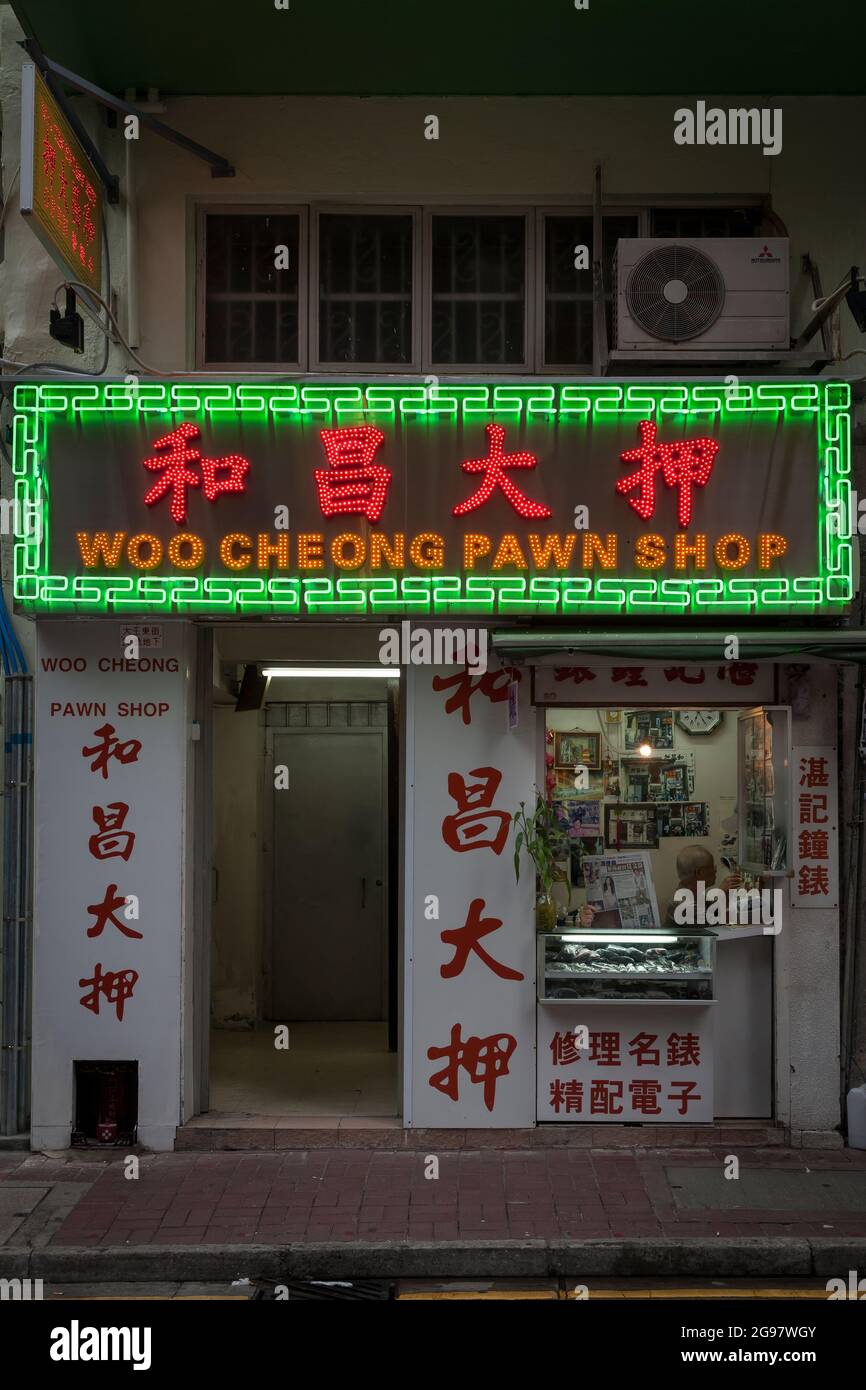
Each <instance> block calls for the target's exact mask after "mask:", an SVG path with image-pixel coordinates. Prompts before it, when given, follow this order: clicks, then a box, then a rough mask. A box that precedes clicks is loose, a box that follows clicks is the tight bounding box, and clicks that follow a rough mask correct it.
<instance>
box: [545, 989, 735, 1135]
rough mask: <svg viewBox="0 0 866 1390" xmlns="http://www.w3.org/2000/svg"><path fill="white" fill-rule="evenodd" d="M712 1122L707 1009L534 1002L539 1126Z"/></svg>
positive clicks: (710, 1027) (710, 1018)
mask: <svg viewBox="0 0 866 1390" xmlns="http://www.w3.org/2000/svg"><path fill="white" fill-rule="evenodd" d="M712 1118H713V1005H712V1004H710V1005H707V1004H703V1005H702V1004H695V1005H689V1006H688V1007H686V1006H685V1005H680V1006H676V1007H673V1008H669V1009H668V1008H665V1007H664V1005H661V1004H658V1005H656V1004H646V1005H641V1004H625V1005H623V1004H619V1005H617V1004H611V1005H607V1004H596V1003H593V1004H583V1005H582V1004H580V1003H575V1004H539V1006H538V1122H539V1124H546V1123H550V1122H554V1121H557V1120H560V1121H568V1122H570V1123H572V1124H574V1123H575V1122H581V1121H587V1122H590V1123H592V1124H627V1123H628V1124H631V1123H635V1122H638V1123H641V1124H705V1123H707V1122H709V1121H711V1120H712Z"/></svg>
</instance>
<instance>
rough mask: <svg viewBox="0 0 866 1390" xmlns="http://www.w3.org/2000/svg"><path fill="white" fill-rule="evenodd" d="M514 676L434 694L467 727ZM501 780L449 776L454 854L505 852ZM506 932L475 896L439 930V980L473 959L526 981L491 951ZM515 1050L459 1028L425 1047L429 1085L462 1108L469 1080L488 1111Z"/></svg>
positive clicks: (496, 1037)
mask: <svg viewBox="0 0 866 1390" xmlns="http://www.w3.org/2000/svg"><path fill="white" fill-rule="evenodd" d="M513 678H514V674H513V673H512V672H511V671H509V670H504V671H495V672H486V673H485V674H484V675H483V676H481V677H473V676H471V675H470V672H469V669H468V667H467V669H466V670H465V671H460V672H458V673H457V675H456V676H451V677H444V676H434V677H433V678H432V689H433V690H435V691H436V692H437V693H438V692H443V691H451V692H452V693H451V694H450V695H449V697H448V699H447V700H446V701H445V705H444V713H445V714H446V715H451V714H454V713H457V712H458V711H459V712H460V715H461V719H462V724H463V725H466V724H470V723H471V721H472V715H471V711H470V702H471V700H472V699H473V697H474V696H476V695H478V696H479V697H481V698H482V699H484V700H485V701H487V702H488V703H489V704H490V705H495V704H499V703H501V702H503V701H505V700H506V699H507V698H508V683H509V680H510V679H513ZM483 708H486V706H483ZM457 727H458V728H459V727H460V725H459V724H458V726H457ZM501 782H502V772H501V771H500V769H499V768H496V767H491V766H482V767H475V768H472V769H471V770H470V771H469V772H468V773H465V774H464V773H461V772H449V773H447V774H446V783H447V787H448V795H449V797H450V798H451V800H452V801H453V802H454V803H455V810H454V811H452V812H451V813H449V814H448V815H446V816H445V817H444V819H443V821H442V827H441V833H442V841H443V843H444V845H445V846H446V847H447V849H448V850H449V851H450V853H452V854H469V853H475V852H482V853H483V852H485V851H489V852H491V853H492V854H494V855H496V856H499V855H501V854H502V851H503V849H504V847H505V844H506V841H507V839H508V832H509V828H510V826H511V815H510V813H509V812H508V811H505V810H502V809H501V808H499V807H498V806H497V805H496V804H495V803H496V800H497V793H498V792H499V789H500V785H501ZM458 920H459V919H458ZM502 926H503V918H502V917H498V916H495V915H494V914H493V912H492V911H491V910H490V909H489V908H488V906H487V903H486V901H485V899H484V898H480V897H479V898H473V899H472V901H471V902H469V903H468V904H467V907H466V910H465V917H464V920H463V923H462V925H460V926H448V927H445V928H444V929H443V930H442V931H441V932H440V940H441V941H442V943H443V945H444V946H446V947H450V948H451V955H450V957H449V958H446V959H443V960H442V962H441V964H440V967H439V974H440V977H441V979H442V980H443V981H451V980H454V979H456V978H458V977H459V976H462V975H463V973H464V971H466V970H467V969H470V968H471V962H472V961H473V958H474V965H475V967H476V968H479V967H480V968H482V969H483V971H484V972H485V974H489V975H491V976H493V977H495V979H496V980H497V981H505V982H508V983H509V984H515V983H517V982H519V981H522V980H523V979H524V978H525V977H524V975H523V973H522V972H521V971H519V970H516V969H515V968H514V967H513V966H512V965H510V964H508V963H507V962H505V961H503V960H502V959H500V958H499V956H498V955H497V954H494V952H493V949H492V944H491V943H490V941H489V938H490V937H491V936H492V935H493V934H494V933H495V932H498V931H500V930H501V928H502ZM488 947H490V949H488ZM516 1048H517V1039H516V1038H515V1037H514V1035H513V1034H512V1033H508V1032H501V1033H495V1034H490V1035H487V1036H481V1035H477V1034H471V1033H470V1035H469V1036H468V1037H464V1036H463V1024H461V1023H454V1024H453V1025H452V1027H451V1033H450V1040H449V1042H448V1043H447V1044H434V1045H432V1046H430V1047H428V1049H427V1057H428V1058H429V1060H430V1061H431V1062H434V1061H439V1060H444V1061H445V1065H444V1066H443V1067H442V1068H440V1069H439V1070H438V1071H434V1072H433V1073H432V1074H431V1076H430V1077H429V1079H428V1084H429V1085H430V1086H431V1087H433V1089H434V1090H437V1091H440V1092H441V1093H442V1094H443V1095H446V1096H447V1097H448V1098H449V1100H451V1101H453V1102H454V1103H455V1104H456V1103H457V1102H458V1101H459V1099H460V1081H461V1077H463V1078H465V1080H466V1081H467V1082H468V1084H469V1085H471V1086H480V1087H481V1089H482V1096H483V1101H484V1106H485V1108H486V1109H487V1110H488V1111H493V1109H494V1107H495V1103H496V1086H497V1082H498V1081H499V1080H500V1079H501V1078H502V1077H504V1076H507V1075H508V1074H509V1063H510V1061H511V1058H512V1057H513V1055H514V1052H515V1050H516Z"/></svg>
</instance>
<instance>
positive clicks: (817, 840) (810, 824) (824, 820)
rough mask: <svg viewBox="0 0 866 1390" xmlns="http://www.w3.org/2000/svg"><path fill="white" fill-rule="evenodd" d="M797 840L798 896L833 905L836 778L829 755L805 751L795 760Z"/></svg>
mask: <svg viewBox="0 0 866 1390" xmlns="http://www.w3.org/2000/svg"><path fill="white" fill-rule="evenodd" d="M797 762H798V766H797V773H798V784H797V785H798V791H797V817H796V820H797V824H796V825H795V827H794V837H795V841H796V893H797V896H798V897H799V898H800V899H803V898H805V899H812V900H814V901H813V905H814V906H816V907H819V906H821V900H822V899H823V900H824V903H825V905H826V906H831V905H833V904H832V903H831V902H830V899H831V898H832V897H833V896H834V895H833V885H832V878H831V854H832V848H831V840H830V827H831V824H832V804H833V801H832V796H833V793H834V792H835V785H834V782H835V778H833V777H832V776H831V770H830V758H829V757H827V756H821V755H814V754H804V755H803V756H802V757H800V758H799V759H798V760H797Z"/></svg>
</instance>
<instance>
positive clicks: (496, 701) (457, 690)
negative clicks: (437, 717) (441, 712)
mask: <svg viewBox="0 0 866 1390" xmlns="http://www.w3.org/2000/svg"><path fill="white" fill-rule="evenodd" d="M522 679H523V672H522V671H518V670H517V669H516V667H514V666H503V667H500V668H499V669H498V670H495V671H485V672H484V674H483V675H482V676H473V675H472V673H471V671H470V670H469V667H468V666H466V667H465V668H464V669H463V670H462V671H458V672H457V674H456V675H454V676H434V677H433V689H434V690H451V691H452V692H453V693H452V694H451V695H449V697H448V699H447V700H446V701H445V713H446V714H455V713H456V712H457V711H458V710H459V712H460V716H461V718H462V720H463V723H464V724H471V723H472V711H471V708H470V704H471V701H472V697H473V695H476V694H478V695H481V696H483V697H484V699H485V700H488V701H489V702H490V704H491V705H500V704H504V703H505V702H506V701H507V699H508V687H509V685H510V683H511V682H512V681H517V682H518V683H519V682H520V681H521V680H522Z"/></svg>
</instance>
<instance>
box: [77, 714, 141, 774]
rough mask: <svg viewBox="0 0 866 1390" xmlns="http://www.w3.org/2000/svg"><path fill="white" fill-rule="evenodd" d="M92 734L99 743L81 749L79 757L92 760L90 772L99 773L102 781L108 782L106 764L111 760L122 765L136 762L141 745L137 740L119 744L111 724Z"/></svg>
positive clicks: (128, 740)
mask: <svg viewBox="0 0 866 1390" xmlns="http://www.w3.org/2000/svg"><path fill="white" fill-rule="evenodd" d="M94 733H95V735H96V737H97V738H99V739H100V740H101V742H99V743H97V744H96V746H95V747H94V748H82V750H81V756H82V757H83V758H93V759H94V761H93V762H92V763H91V765H90V771H91V772H101V773H102V777H103V780H104V781H106V782H107V781H108V764H109V762H110V761H111V759H112V758H116V759H117V761H118V762H119V763H124V764H125V763H136V762H138V755H139V753H140V752H141V743H140V741H139V740H138V739H137V738H130V739H127V741H126V743H121V741H120V739H119V738H118V737H117V734H116V732H115V729H114V725H113V724H103V725H101V727H100V728H98V729H94Z"/></svg>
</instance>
